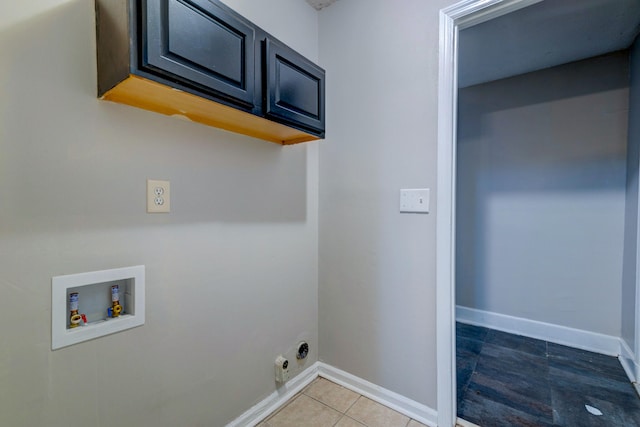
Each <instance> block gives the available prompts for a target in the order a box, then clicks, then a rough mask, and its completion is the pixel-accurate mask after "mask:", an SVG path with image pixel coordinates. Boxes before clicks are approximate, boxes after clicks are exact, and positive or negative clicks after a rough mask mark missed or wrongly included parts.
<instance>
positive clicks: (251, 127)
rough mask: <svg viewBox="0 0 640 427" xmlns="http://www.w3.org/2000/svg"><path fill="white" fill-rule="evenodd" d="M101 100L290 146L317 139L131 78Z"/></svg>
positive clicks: (198, 98) (164, 87)
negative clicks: (179, 117) (180, 117)
mask: <svg viewBox="0 0 640 427" xmlns="http://www.w3.org/2000/svg"><path fill="white" fill-rule="evenodd" d="M101 99H104V100H107V101H113V102H118V103H120V104H127V105H131V106H133V107H138V108H142V109H145V110H149V111H154V112H156V113H161V114H165V115H167V116H182V117H183V118H187V119H188V120H191V121H194V122H198V123H202V124H205V125H208V126H214V127H217V128H221V129H225V130H228V131H231V132H236V133H241V134H243V135H248V136H252V137H255V138H260V139H264V140H266V141H271V142H275V143H277V144H283V145H289V144H297V143H300V142H307V141H315V140H318V139H320V138H318V137H317V136H314V135H310V134H308V133H305V132H302V131H300V130H297V129H293V128H290V127H288V126H285V125H282V124H279V123H275V122H272V121H271V120H267V119H263V118H262V117H258V116H254V115H253V114H250V113H246V112H244V111H240V110H236V109H235V108H232V107H228V106H226V105H223V104H218V103H217V102H214V101H211V100H209V99H206V98H201V97H199V96H196V95H193V94H191V93H188V92H184V91H182V90H179V89H174V88H171V87H168V86H165V85H163V84H160V83H157V82H154V81H151V80H148V79H145V78H143V77H139V76H135V75H130V76H129V77H128V78H126V79H125V80H123V81H122V82H120V83H118V85H117V86H115V87H114V88H113V89H111V90H109V91H107V93H105V94H104V96H102V98H101Z"/></svg>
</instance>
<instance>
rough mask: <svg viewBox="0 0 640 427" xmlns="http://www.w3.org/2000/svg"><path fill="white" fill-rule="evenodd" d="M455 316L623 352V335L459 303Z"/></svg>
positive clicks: (560, 341)
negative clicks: (621, 340)
mask: <svg viewBox="0 0 640 427" xmlns="http://www.w3.org/2000/svg"><path fill="white" fill-rule="evenodd" d="M456 320H457V321H459V322H462V323H468V324H471V325H476V326H484V327H486V328H491V329H497V330H499V331H504V332H510V333H513V334H518V335H524V336H527V337H530V338H537V339H541V340H545V341H550V342H554V343H557V344H562V345H567V346H570V347H575V348H579V349H582V350H588V351H593V352H595V353H601V354H606V355H608V356H619V355H620V351H621V350H620V338H619V337H614V336H611V335H604V334H599V333H596V332H589V331H584V330H582V329H574V328H568V327H566V326H559V325H553V324H551V323H544V322H539V321H537V320H529V319H523V318H521V317H513V316H508V315H505V314H498V313H492V312H489V311H484V310H477V309H475V308H468V307H463V306H460V305H458V306H456Z"/></svg>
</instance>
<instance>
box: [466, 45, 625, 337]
mask: <svg viewBox="0 0 640 427" xmlns="http://www.w3.org/2000/svg"><path fill="white" fill-rule="evenodd" d="M627 110H628V55H627V53H626V52H625V53H617V54H611V55H607V56H604V57H598V58H594V59H590V60H585V61H581V62H577V63H572V64H567V65H563V66H559V67H555V68H551V69H547V70H543V71H539V72H535V73H530V74H525V75H522V76H517V77H514V78H510V79H505V80H500V81H496V82H493V83H487V84H483V85H478V86H474V87H470V88H467V89H463V90H461V91H460V97H459V134H458V175H457V179H458V193H457V254H456V256H457V259H456V263H457V269H456V275H457V283H456V298H457V303H458V304H459V305H462V306H466V307H471V308H477V309H481V310H486V311H490V312H495V313H501V314H506V315H511V316H516V317H521V318H526V319H532V320H537V321H542V322H547V323H551V324H556V325H562V326H568V327H573V328H578V329H583V330H587V331H592V332H599V333H603V334H608V335H613V336H620V329H621V326H620V298H621V281H622V254H623V237H624V233H623V232H624V206H625V173H626V172H625V170H626V166H625V162H626V144H627V114H628V111H627Z"/></svg>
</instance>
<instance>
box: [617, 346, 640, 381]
mask: <svg viewBox="0 0 640 427" xmlns="http://www.w3.org/2000/svg"><path fill="white" fill-rule="evenodd" d="M618 359H620V363H621V364H622V367H623V368H624V371H625V372H626V373H627V376H628V377H629V379H630V380H631V382H632V383H638V379H640V365H638V363H636V362H635V360H636V358H635V354H634V353H633V350H631V348H629V345H628V344H627V342H626V341H625V340H623V339H622V338H621V339H620V357H618Z"/></svg>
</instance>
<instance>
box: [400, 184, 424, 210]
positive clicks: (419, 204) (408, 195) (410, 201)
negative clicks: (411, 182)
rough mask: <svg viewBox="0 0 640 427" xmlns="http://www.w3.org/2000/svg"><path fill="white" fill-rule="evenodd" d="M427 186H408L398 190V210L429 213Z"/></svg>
mask: <svg viewBox="0 0 640 427" xmlns="http://www.w3.org/2000/svg"><path fill="white" fill-rule="evenodd" d="M429 196H430V190H429V189H428V188H408V189H402V190H400V212H402V213H429Z"/></svg>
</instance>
